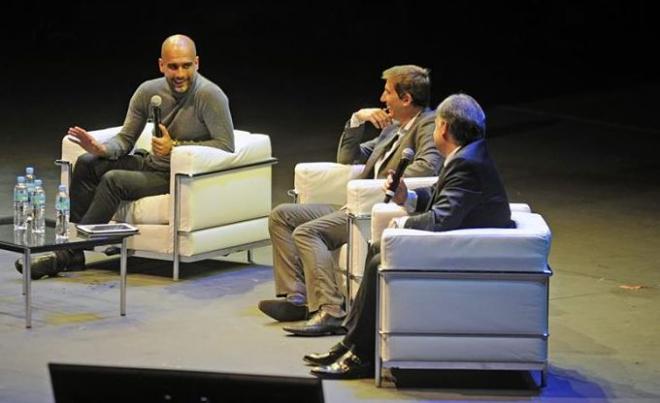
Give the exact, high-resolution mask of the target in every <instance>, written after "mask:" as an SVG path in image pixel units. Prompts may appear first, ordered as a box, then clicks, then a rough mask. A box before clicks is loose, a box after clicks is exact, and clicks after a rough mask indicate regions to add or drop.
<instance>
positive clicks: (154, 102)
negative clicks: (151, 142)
mask: <svg viewBox="0 0 660 403" xmlns="http://www.w3.org/2000/svg"><path fill="white" fill-rule="evenodd" d="M162 102H163V100H162V99H161V97H160V95H154V96H153V97H151V110H152V112H153V115H154V136H156V137H162V136H163V133H161V132H160V104H161V103H162Z"/></svg>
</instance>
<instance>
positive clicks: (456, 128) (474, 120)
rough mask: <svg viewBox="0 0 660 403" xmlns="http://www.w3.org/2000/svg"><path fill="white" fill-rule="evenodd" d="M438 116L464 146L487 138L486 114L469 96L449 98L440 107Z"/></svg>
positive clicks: (453, 95)
mask: <svg viewBox="0 0 660 403" xmlns="http://www.w3.org/2000/svg"><path fill="white" fill-rule="evenodd" d="M436 114H437V115H438V116H439V117H440V118H441V119H442V120H444V121H445V122H447V129H448V131H449V133H450V134H451V135H452V136H453V137H454V139H455V140H456V142H457V143H458V144H460V145H462V146H464V145H466V144H469V143H471V142H473V141H475V140H479V139H482V138H484V137H485V136H486V114H485V113H484V111H483V109H481V106H479V104H478V103H477V101H475V99H474V98H472V97H471V96H469V95H467V94H452V95H450V96H448V97H447V98H445V100H444V101H442V102H441V103H440V105H438V110H437V112H436Z"/></svg>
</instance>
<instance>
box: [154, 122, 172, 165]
mask: <svg viewBox="0 0 660 403" xmlns="http://www.w3.org/2000/svg"><path fill="white" fill-rule="evenodd" d="M159 126H160V132H161V133H162V135H163V137H160V138H159V137H152V138H151V151H152V152H153V153H154V154H156V155H157V156H159V157H166V156H168V155H170V153H171V152H172V147H174V144H173V143H172V138H171V137H170V132H168V131H167V128H166V127H165V126H164V125H163V124H162V123H160V124H159Z"/></svg>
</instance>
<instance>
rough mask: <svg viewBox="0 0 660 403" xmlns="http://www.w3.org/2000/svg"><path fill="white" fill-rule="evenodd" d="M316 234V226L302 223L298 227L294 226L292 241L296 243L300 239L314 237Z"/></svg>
mask: <svg viewBox="0 0 660 403" xmlns="http://www.w3.org/2000/svg"><path fill="white" fill-rule="evenodd" d="M317 235H318V231H316V228H314V226H313V225H309V223H304V224H302V225H299V226H298V227H296V229H294V230H293V241H294V242H296V243H298V242H300V241H304V240H307V239H310V238H314V237H316V236H317Z"/></svg>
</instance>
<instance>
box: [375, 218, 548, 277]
mask: <svg viewBox="0 0 660 403" xmlns="http://www.w3.org/2000/svg"><path fill="white" fill-rule="evenodd" d="M511 218H512V219H513V221H514V222H515V223H516V226H517V227H516V228H471V229H460V230H453V231H445V232H430V231H420V230H411V229H392V228H387V229H385V230H384V231H383V235H382V238H381V266H382V267H383V268H392V269H394V268H395V269H404V270H405V269H413V270H414V269H417V270H420V269H426V270H443V271H444V270H451V271H454V270H456V271H459V270H461V271H526V272H527V271H535V272H542V271H545V270H546V269H547V264H548V263H547V259H548V253H549V251H550V243H551V239H552V235H551V233H550V229H549V228H548V225H547V224H546V223H545V221H544V220H543V217H541V216H540V215H539V214H532V213H519V212H516V213H512V215H511Z"/></svg>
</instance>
